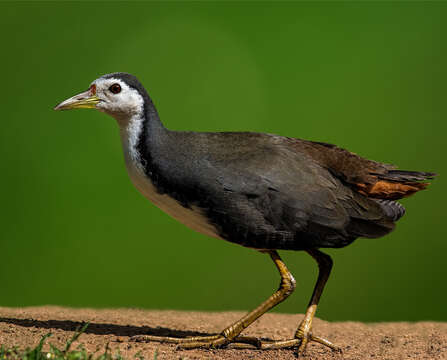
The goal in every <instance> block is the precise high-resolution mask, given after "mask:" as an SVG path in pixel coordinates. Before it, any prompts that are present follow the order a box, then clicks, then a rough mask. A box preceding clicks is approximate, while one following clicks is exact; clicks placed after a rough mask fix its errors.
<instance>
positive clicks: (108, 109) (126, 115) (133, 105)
mask: <svg viewBox="0 0 447 360" xmlns="http://www.w3.org/2000/svg"><path fill="white" fill-rule="evenodd" d="M95 87H96V89H95ZM90 91H92V92H95V91H96V96H97V97H98V98H99V99H100V101H99V103H98V104H97V105H96V108H97V109H98V110H100V111H102V112H105V113H107V114H109V115H111V116H113V117H115V118H116V119H119V120H128V119H130V118H131V117H132V116H134V115H141V114H142V113H143V110H144V100H143V97H142V96H141V95H140V94H139V93H138V91H137V90H135V89H133V88H131V87H129V86H128V85H127V84H126V83H125V82H123V81H122V80H119V79H114V78H109V79H102V78H99V79H96V80H95V81H94V82H93V83H92V84H91V87H90Z"/></svg>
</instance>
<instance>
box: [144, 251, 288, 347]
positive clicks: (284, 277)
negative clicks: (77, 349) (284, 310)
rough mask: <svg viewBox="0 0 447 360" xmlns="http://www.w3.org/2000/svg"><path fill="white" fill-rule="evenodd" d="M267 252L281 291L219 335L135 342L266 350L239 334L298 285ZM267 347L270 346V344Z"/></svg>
mask: <svg viewBox="0 0 447 360" xmlns="http://www.w3.org/2000/svg"><path fill="white" fill-rule="evenodd" d="M266 252H268V254H269V255H270V257H271V258H272V260H273V262H274V263H275V265H276V267H277V268H278V270H279V273H280V275H281V283H280V285H279V289H278V290H277V291H276V292H275V293H274V294H273V295H271V296H270V297H269V298H268V299H267V300H266V301H264V302H263V303H262V304H261V305H259V306H258V307H257V308H256V309H254V310H253V311H251V312H250V313H248V314H247V315H245V316H244V317H243V318H241V319H240V320H238V321H236V322H235V323H233V324H231V325H230V326H228V327H227V328H225V329H224V330H223V331H222V332H221V333H220V334H219V335H211V336H194V337H189V338H183V339H179V338H172V337H169V338H166V337H162V336H142V337H138V339H135V340H136V341H159V342H170V343H177V344H179V346H180V347H181V348H184V349H193V348H212V347H219V346H224V345H227V344H230V343H236V344H240V345H242V346H241V347H243V346H244V345H248V346H249V347H250V346H251V347H252V348H253V347H255V348H264V346H265V344H263V342H261V341H260V340H258V339H256V338H253V337H245V336H239V334H240V333H241V332H242V331H243V330H244V329H245V328H247V327H248V326H249V325H250V324H252V323H253V322H254V321H255V320H256V319H258V318H259V317H260V316H261V315H263V314H264V313H265V312H267V311H269V310H270V309H272V308H273V307H274V306H275V305H277V304H279V303H280V302H282V301H284V300H285V299H286V298H287V297H288V296H289V295H290V294H291V293H292V292H293V290H295V284H296V283H295V279H294V278H293V276H292V274H291V273H290V271H289V270H288V269H287V267H286V265H285V264H284V262H283V261H282V260H281V258H280V257H279V255H278V253H277V252H276V251H273V250H272V251H266ZM290 341H292V342H293V344H296V343H297V339H293V340H289V342H290ZM293 344H292V345H293ZM267 345H270V343H269V344H267ZM283 347H284V346H283Z"/></svg>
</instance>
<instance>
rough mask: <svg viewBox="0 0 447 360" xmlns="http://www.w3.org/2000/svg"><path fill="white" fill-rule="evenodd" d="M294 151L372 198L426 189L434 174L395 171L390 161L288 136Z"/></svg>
mask: <svg viewBox="0 0 447 360" xmlns="http://www.w3.org/2000/svg"><path fill="white" fill-rule="evenodd" d="M287 139H288V141H290V145H291V146H292V147H294V148H296V150H297V151H300V152H302V153H305V154H307V155H308V156H310V157H311V158H312V159H314V160H315V161H317V162H318V163H319V164H320V165H322V166H323V167H325V168H327V169H328V170H329V171H330V172H331V173H333V174H334V175H335V176H337V177H338V178H340V179H341V180H343V181H344V182H345V183H348V184H350V185H351V186H352V187H353V188H354V189H355V190H356V191H357V192H359V193H361V194H363V195H365V196H367V197H371V198H376V199H387V200H397V199H401V198H403V197H406V196H410V195H412V194H414V193H415V192H417V191H419V190H423V189H425V188H426V187H427V186H428V185H429V183H424V182H420V181H424V180H428V179H432V178H433V177H434V176H436V174H434V173H429V172H418V171H405V170H396V167H395V166H393V165H390V164H383V163H380V162H377V161H373V160H368V159H365V158H362V157H361V156H358V155H357V154H354V153H352V152H350V151H347V150H345V149H342V148H339V147H338V146H336V145H332V144H326V143H322V142H313V141H307V140H301V139H294V138H287Z"/></svg>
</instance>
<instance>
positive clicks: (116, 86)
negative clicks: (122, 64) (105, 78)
mask: <svg viewBox="0 0 447 360" xmlns="http://www.w3.org/2000/svg"><path fill="white" fill-rule="evenodd" d="M109 90H110V91H111V92H112V93H114V94H118V93H119V92H121V86H120V84H113V85H112V86H110V87H109Z"/></svg>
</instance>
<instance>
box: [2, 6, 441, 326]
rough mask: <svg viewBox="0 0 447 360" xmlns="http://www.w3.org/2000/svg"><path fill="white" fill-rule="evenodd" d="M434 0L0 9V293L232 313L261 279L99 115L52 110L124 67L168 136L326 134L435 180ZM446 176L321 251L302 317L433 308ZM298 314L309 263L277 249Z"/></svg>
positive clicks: (364, 316) (261, 294)
mask: <svg viewBox="0 0 447 360" xmlns="http://www.w3.org/2000/svg"><path fill="white" fill-rule="evenodd" d="M446 36H447V4H446V3H437V2H408V3H404V2H394V3H383V2H381V3H368V2H361V3H354V2H348V3H337V2H329V3H324V2H318V3H255V2H247V3H234V2H233V3H188V2H182V3H117V2H114V3H110V2H98V3H92V2H88V3H1V4H0V40H1V57H0V64H1V71H2V73H1V77H0V79H1V87H0V98H1V131H0V149H1V150H0V151H1V177H0V191H1V207H0V219H1V220H0V221H1V224H0V225H1V227H0V228H1V239H0V256H1V258H0V259H1V261H0V284H1V289H0V305H1V306H25V305H43V304H57V305H65V306H76V307H80V306H83V307H86V306H88V307H144V308H151V309H188V310H215V311H224V310H232V309H238V310H248V309H250V308H253V307H254V306H255V305H257V304H258V303H259V302H261V301H262V300H263V299H264V298H266V297H267V296H268V295H270V293H271V292H272V291H273V290H275V289H276V288H277V285H278V279H279V277H278V274H277V272H276V270H275V268H274V265H273V264H272V263H271V261H270V259H269V258H268V257H267V256H265V255H262V254H259V253H257V252H255V251H253V250H250V249H245V248H243V247H240V246H237V245H233V244H230V243H227V242H224V241H220V240H216V239H211V238H207V237H205V236H203V235H201V234H197V233H194V232H193V231H191V230H189V229H188V228H186V227H184V226H183V225H181V224H179V223H177V222H176V221H174V220H173V219H171V218H170V217H168V216H167V215H165V214H163V213H162V212H161V211H160V210H159V209H157V208H156V207H155V206H153V205H152V204H150V203H149V202H148V201H147V200H146V199H144V198H143V197H142V196H141V195H140V194H139V193H138V192H137V191H136V190H135V189H134V187H133V186H132V185H131V183H130V180H129V179H128V176H127V173H126V170H125V167H124V162H123V155H122V150H121V144H120V140H119V135H118V129H117V126H116V123H115V121H114V120H113V119H112V118H109V117H107V116H106V115H105V114H102V113H99V112H97V111H92V110H77V111H70V112H64V113H60V112H55V111H53V110H52V108H53V106H55V105H56V104H57V103H59V102H60V101H62V100H64V99H66V98H68V97H70V96H72V95H74V94H75V93H78V92H80V91H83V90H85V89H86V88H87V87H88V86H89V84H90V82H91V81H93V80H94V79H95V78H97V77H98V76H100V75H102V74H105V73H109V72H114V71H125V72H130V73H133V74H135V75H137V76H138V77H139V79H140V80H141V81H142V83H143V84H144V85H145V86H146V88H147V89H148V91H149V93H150V94H151V96H152V98H153V99H154V102H155V104H156V106H157V108H158V110H159V113H160V115H161V118H162V120H163V121H164V123H165V125H166V126H167V127H169V128H171V129H177V130H198V131H227V130H252V131H260V132H270V133H277V134H281V135H287V136H293V137H301V138H307V139H313V140H319V141H325V142H330V143H336V144H338V145H340V146H342V147H345V148H348V149H350V150H351V151H354V152H356V153H359V154H361V155H362V156H365V157H368V158H372V159H375V160H379V161H384V162H389V163H394V164H398V165H399V166H400V167H401V168H402V169H407V170H426V171H435V172H438V173H440V174H441V175H445V174H447V161H446V151H445V145H446V130H447V126H446V118H447V109H446V99H445V97H446V86H447V85H446V84H447V73H446V68H447V66H446V60H447V42H446V41H445V38H446ZM446 195H447V187H446V184H445V176H441V177H439V178H438V179H437V180H436V181H434V184H433V185H432V186H431V187H430V189H429V190H428V191H424V192H422V193H420V194H417V195H416V196H414V197H413V198H411V199H406V200H404V201H403V203H404V204H405V206H406V207H407V215H406V216H405V217H404V218H403V219H402V220H401V221H399V224H398V226H397V229H396V231H395V232H393V233H392V234H391V235H389V236H387V237H385V238H382V239H375V240H367V239H359V240H357V241H356V242H355V243H354V244H353V245H351V246H349V247H347V248H344V249H341V250H329V251H328V253H330V254H331V255H332V256H333V258H334V261H335V266H334V271H333V274H332V277H331V278H330V280H329V283H328V286H327V288H326V290H325V293H324V294H323V297H322V301H321V306H320V308H319V312H318V314H317V316H319V317H322V318H324V319H327V320H362V321H384V320H386V321H390V320H443V321H446V320H447V310H446V307H445V305H446V295H447V289H446V277H447V270H446V269H447V267H446V264H445V256H446V253H447V236H446V235H447V234H446V220H445V209H446V200H447V199H446ZM282 255H283V258H284V260H285V261H286V263H287V264H288V265H289V267H290V269H291V271H292V272H293V273H294V275H295V277H296V278H297V283H298V287H297V291H296V292H295V294H294V295H293V296H292V297H291V298H289V299H288V300H287V301H286V302H285V303H283V304H281V305H280V306H278V307H277V309H276V310H275V311H281V312H291V313H302V312H303V311H304V310H305V306H306V304H307V301H308V299H309V297H310V295H311V291H312V287H313V284H314V282H315V280H316V274H317V268H316V264H315V263H314V262H313V260H312V259H311V258H310V257H309V256H308V255H307V254H306V253H303V252H282Z"/></svg>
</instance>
